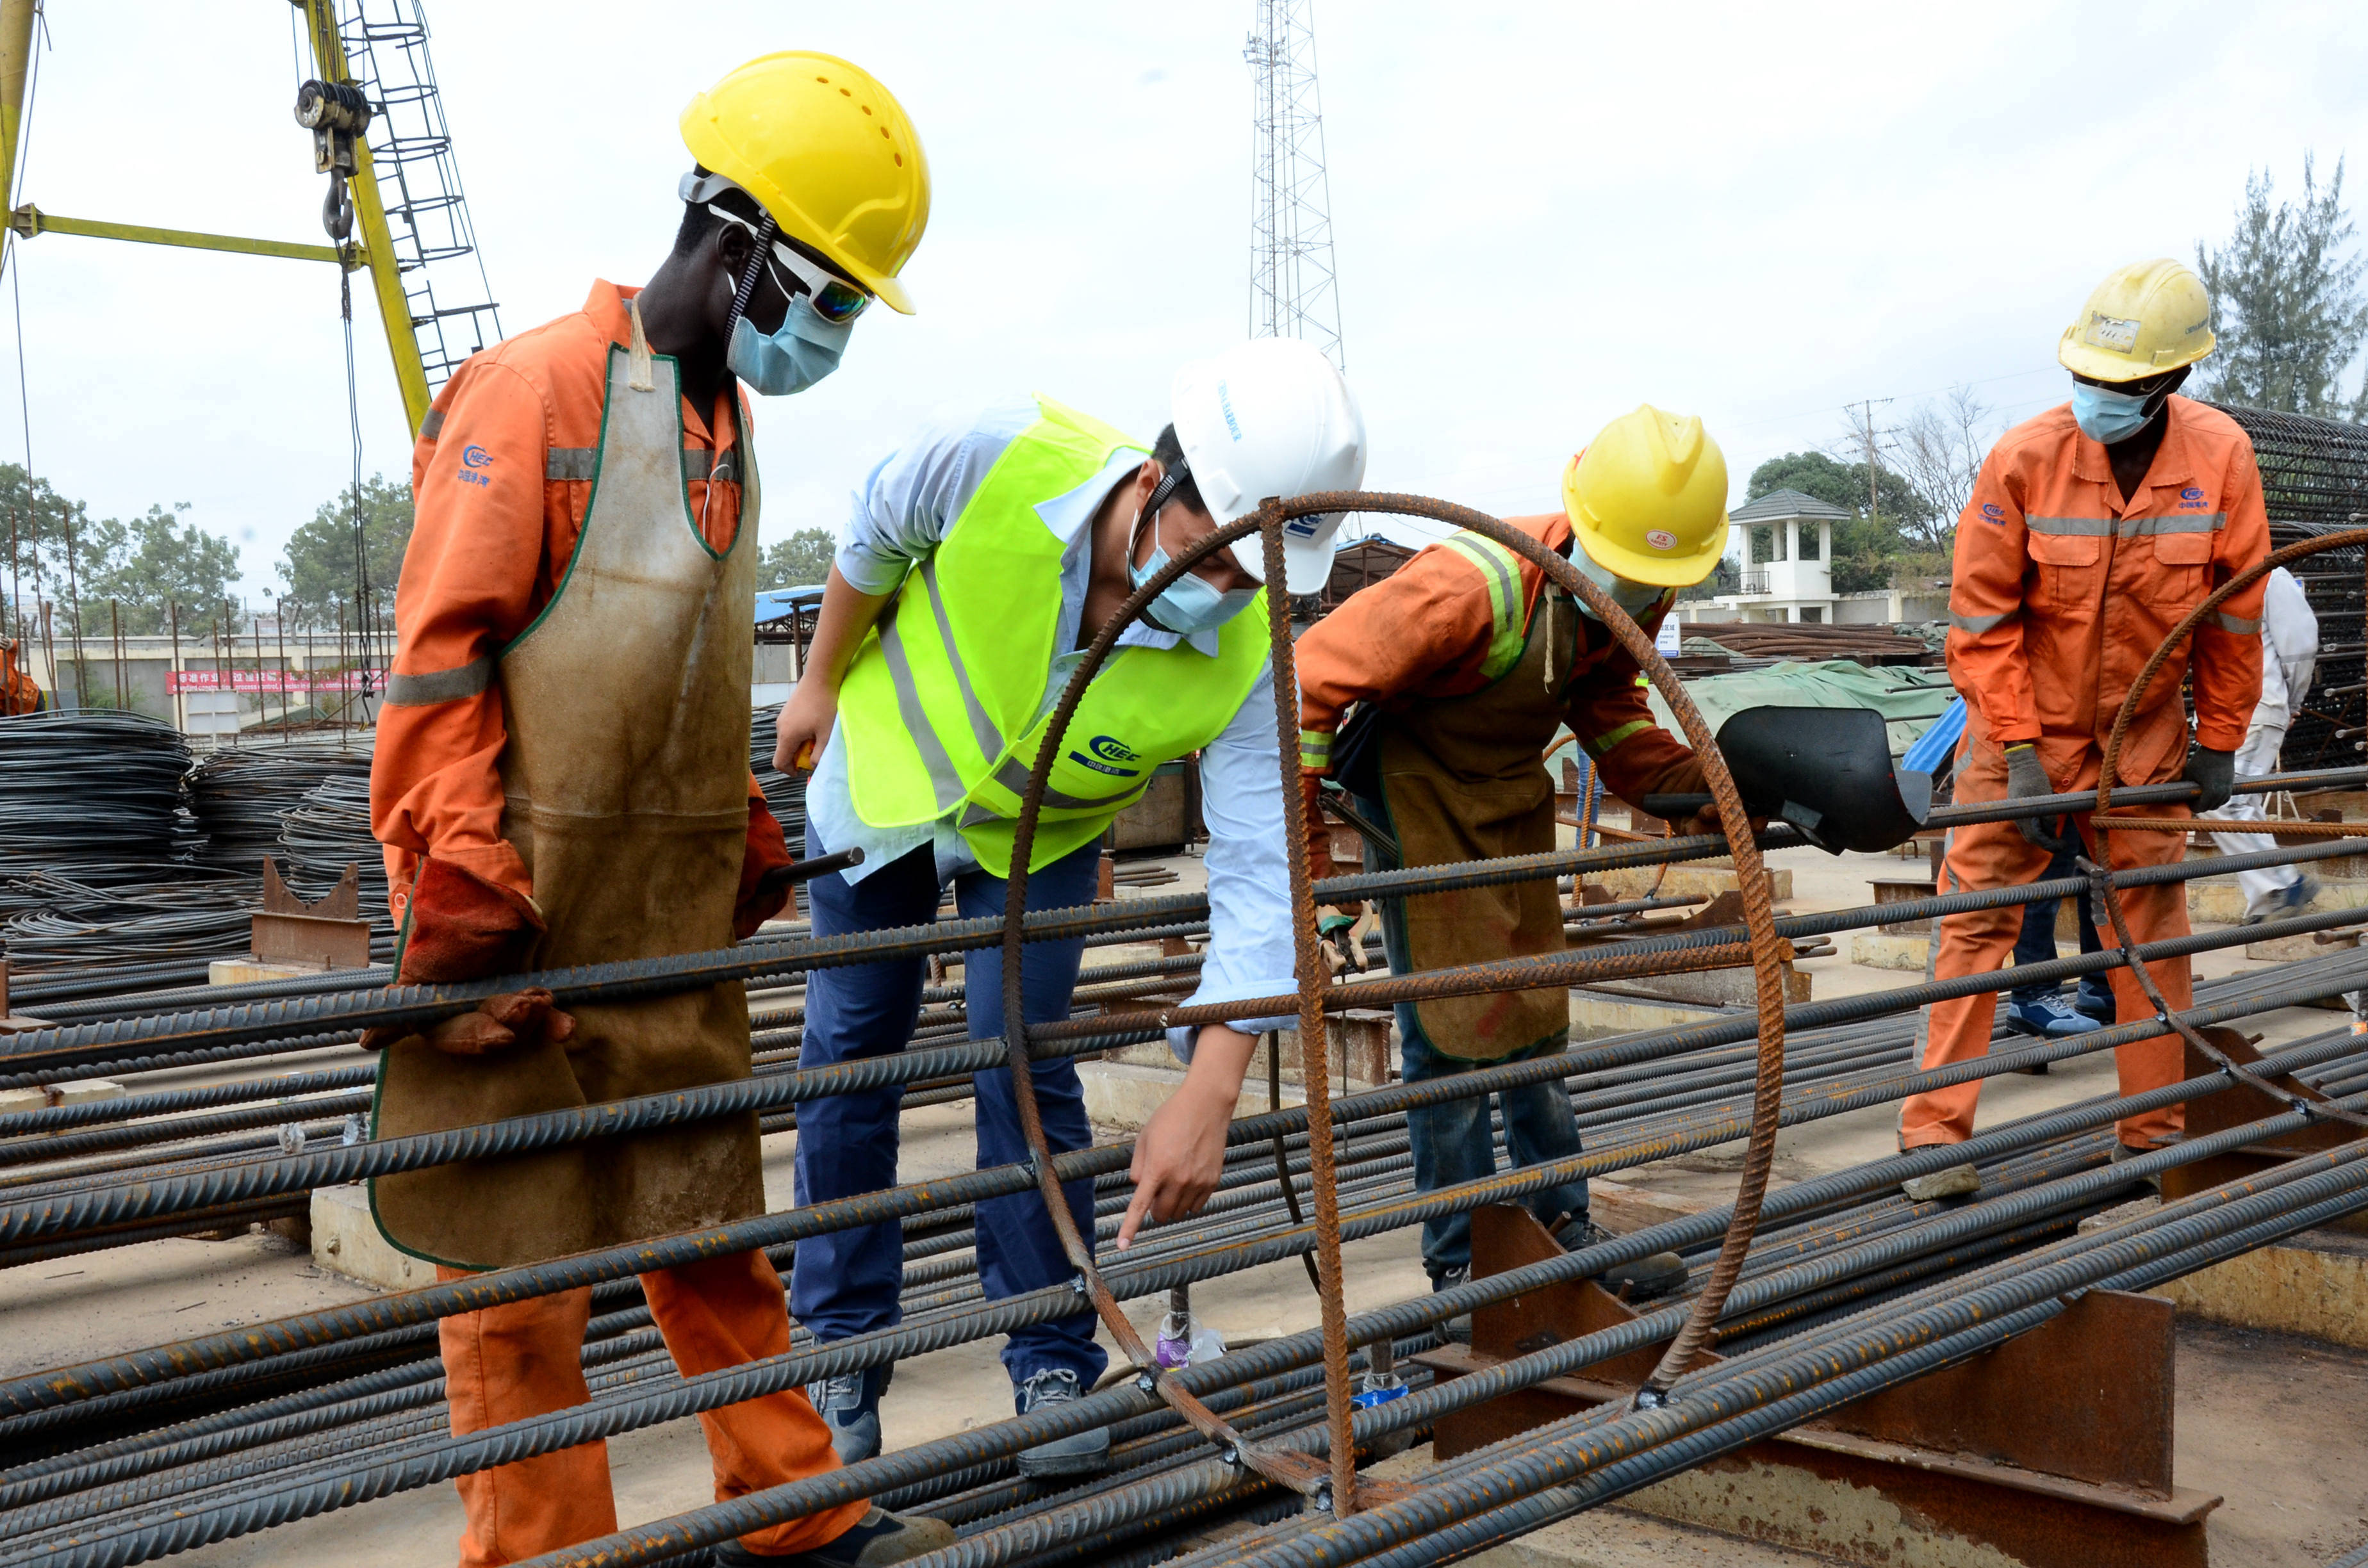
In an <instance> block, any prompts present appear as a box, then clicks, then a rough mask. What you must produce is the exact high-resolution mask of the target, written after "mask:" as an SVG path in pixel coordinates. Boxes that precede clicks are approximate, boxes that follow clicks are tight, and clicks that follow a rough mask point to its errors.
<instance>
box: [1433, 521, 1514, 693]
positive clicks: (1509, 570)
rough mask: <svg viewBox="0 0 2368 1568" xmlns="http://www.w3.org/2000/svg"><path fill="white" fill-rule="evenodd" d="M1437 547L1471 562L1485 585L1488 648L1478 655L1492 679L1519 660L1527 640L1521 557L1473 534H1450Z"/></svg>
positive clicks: (1482, 669) (1486, 676)
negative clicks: (1486, 592)
mask: <svg viewBox="0 0 2368 1568" xmlns="http://www.w3.org/2000/svg"><path fill="white" fill-rule="evenodd" d="M1440 548H1441V549H1442V550H1452V551H1454V552H1455V553H1456V554H1458V555H1460V556H1462V557H1463V559H1464V560H1466V561H1469V562H1472V564H1473V567H1474V569H1475V570H1477V571H1478V572H1479V574H1480V580H1481V581H1482V582H1484V583H1486V585H1488V619H1489V630H1488V651H1487V653H1486V654H1484V655H1483V656H1482V657H1481V660H1480V674H1481V676H1482V677H1483V678H1484V679H1486V680H1495V679H1496V678H1497V676H1501V675H1503V674H1504V673H1505V672H1506V671H1507V670H1509V669H1511V668H1512V667H1513V666H1514V665H1517V664H1519V663H1520V659H1521V648H1522V645H1523V643H1524V642H1526V640H1527V632H1528V630H1529V627H1528V617H1527V615H1526V614H1524V612H1525V611H1526V610H1527V609H1528V608H1529V605H1528V602H1527V600H1526V597H1525V596H1524V595H1523V594H1522V592H1521V558H1520V556H1518V555H1516V554H1514V553H1513V552H1512V551H1509V550H1508V549H1506V548H1505V547H1504V546H1503V545H1501V544H1498V543H1497V541H1496V540H1493V539H1486V538H1484V537H1483V536H1481V535H1479V534H1475V533H1458V534H1452V535H1450V536H1449V537H1448V538H1446V539H1444V540H1440Z"/></svg>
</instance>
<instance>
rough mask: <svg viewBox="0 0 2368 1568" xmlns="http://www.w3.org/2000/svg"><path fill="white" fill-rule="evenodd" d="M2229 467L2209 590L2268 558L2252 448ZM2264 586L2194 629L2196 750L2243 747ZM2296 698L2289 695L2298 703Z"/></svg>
mask: <svg viewBox="0 0 2368 1568" xmlns="http://www.w3.org/2000/svg"><path fill="white" fill-rule="evenodd" d="M2229 467H2230V470H2231V472H2229V473H2227V474H2226V476H2225V477H2224V478H2223V480H2222V483H2221V487H2220V495H2221V503H2222V505H2223V506H2225V507H2226V509H2227V513H2228V521H2227V523H2226V526H2224V527H2223V528H2220V529H2218V530H2217V531H2216V532H2215V533H2214V535H2213V550H2212V572H2211V585H2212V586H2213V587H2214V588H2217V587H2218V586H2219V585H2221V584H2223V583H2226V581H2227V580H2228V579H2229V578H2231V577H2234V576H2235V575H2237V574H2238V573H2240V572H2244V571H2247V570H2248V569H2250V568H2252V567H2254V566H2258V565H2259V564H2260V562H2261V558H2262V557H2263V556H2266V555H2267V554H2269V552H2270V517H2269V513H2268V511H2267V510H2266V509H2265V508H2264V506H2262V503H2261V475H2260V469H2258V468H2257V467H2256V466H2255V465H2254V461H2253V453H2252V449H2251V445H2250V443H2247V444H2246V445H2245V446H2244V447H2243V448H2241V449H2237V451H2235V452H2233V453H2232V454H2231V456H2230V459H2229ZM2263 586H2264V584H2263V583H2262V582H2260V581H2256V582H2254V583H2252V584H2250V585H2248V586H2247V587H2246V588H2245V589H2244V590H2243V591H2242V592H2240V593H2235V594H2231V595H2229V596H2228V597H2227V598H2226V599H2224V600H2222V601H2221V603H2220V608H2218V609H2216V610H2214V612H2213V613H2212V614H2210V615H2207V616H2205V617H2204V618H2203V621H2202V623H2201V624H2199V625H2198V626H2197V627H2196V629H2195V653H2194V656H2193V658H2192V661H2191V663H2190V665H2189V668H2190V670H2191V671H2192V680H2193V683H2194V693H2195V744H2197V745H2199V746H2202V747H2203V748H2204V749H2205V750H2207V751H2235V750H2237V748H2238V747H2239V746H2242V745H2243V744H2245V727H2246V726H2247V725H2248V724H2249V723H2250V722H2252V718H2253V707H2254V704H2256V703H2258V702H2259V701H2260V698H2261V598H2262V589H2263ZM2301 696H2302V694H2301V693H2300V692H2295V693H2294V698H2295V699H2297V700H2299V699H2300V698H2301Z"/></svg>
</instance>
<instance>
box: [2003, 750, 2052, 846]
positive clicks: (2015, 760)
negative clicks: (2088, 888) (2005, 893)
mask: <svg viewBox="0 0 2368 1568" xmlns="http://www.w3.org/2000/svg"><path fill="white" fill-rule="evenodd" d="M2053 794H2055V780H2053V779H2051V778H2048V777H2047V769H2046V768H2044V767H2041V766H2040V762H2039V748H2038V747H2037V746H2035V745H2032V744H2031V743H2030V742H2029V741H2024V742H2022V743H2021V744H2017V745H2010V746H2009V747H2007V748H2006V798H2007V799H2008V800H2009V801H2028V800H2031V799H2032V798H2033V797H2034V796H2039V795H2053ZM2062 821H2063V819H2062V818H2061V817H2058V818H2057V819H2056V822H2057V823H2058V824H2061V823H2062ZM2014 825H2015V826H2017V827H2019V828H2021V830H2022V836H2023V837H2024V838H2025V839H2026V840H2028V841H2029V842H2030V843H2031V844H2032V845H2033V846H2036V847H2038V848H2041V849H2044V850H2046V851H2047V852H2048V853H2049V854H2050V855H2053V854H2055V852H2056V851H2057V850H2059V849H2061V848H2063V847H2064V841H2063V840H2062V839H2061V838H2058V837H2057V836H2056V835H2055V834H2053V833H2050V832H2049V831H2048V830H2047V819H2046V818H2045V817H2024V818H2023V819H2022V820H2021V822H2018V823H2016V824H2014Z"/></svg>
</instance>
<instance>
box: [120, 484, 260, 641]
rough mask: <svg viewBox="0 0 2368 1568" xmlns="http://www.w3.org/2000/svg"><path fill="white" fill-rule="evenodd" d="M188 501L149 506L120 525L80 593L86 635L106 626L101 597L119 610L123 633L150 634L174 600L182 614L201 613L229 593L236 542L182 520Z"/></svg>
mask: <svg viewBox="0 0 2368 1568" xmlns="http://www.w3.org/2000/svg"><path fill="white" fill-rule="evenodd" d="M188 506H189V504H188V502H187V501H182V502H178V503H176V504H175V506H174V507H173V509H172V510H171V511H169V512H168V511H166V510H165V508H164V507H162V506H151V507H149V508H148V513H147V516H145V517H135V518H133V519H132V520H131V523H130V524H129V525H120V524H113V523H110V524H108V527H110V528H122V530H123V537H122V540H121V543H120V547H119V548H118V549H117V550H116V551H114V553H113V555H112V556H111V558H110V559H109V560H108V562H106V564H105V565H104V566H103V567H100V568H98V569H96V570H94V571H93V572H92V574H91V576H90V580H89V585H88V586H87V587H86V588H85V591H84V595H83V627H84V632H85V635H89V634H91V633H92V632H95V631H108V630H110V629H111V624H110V622H109V621H108V612H107V606H106V601H108V600H113V601H114V602H115V603H116V604H117V605H118V606H119V607H120V608H121V611H122V618H123V630H124V631H125V633H126V634H127V635H131V634H145V635H154V634H155V633H157V632H161V631H165V630H166V628H167V625H168V622H169V617H170V613H171V612H170V610H169V608H168V606H170V605H172V604H175V603H177V604H179V605H180V606H181V608H182V611H183V614H184V615H185V616H186V615H188V613H189V612H191V611H196V612H198V613H199V614H200V615H202V614H203V613H204V608H206V607H211V606H213V605H218V604H220V603H222V600H223V599H225V598H227V597H229V596H230V587H231V585H232V584H233V582H235V581H236V580H237V578H238V546H236V545H234V544H233V543H231V541H230V540H226V539H223V538H222V537H221V536H220V535H218V534H211V533H208V532H207V531H206V530H205V529H203V528H199V526H198V525H197V524H195V523H186V524H184V523H181V522H180V519H179V514H180V513H182V512H185V511H187V510H188Z"/></svg>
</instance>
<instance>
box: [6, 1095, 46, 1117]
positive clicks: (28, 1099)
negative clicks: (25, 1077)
mask: <svg viewBox="0 0 2368 1568" xmlns="http://www.w3.org/2000/svg"><path fill="white" fill-rule="evenodd" d="M49 1108H50V1096H48V1095H46V1094H44V1093H42V1092H41V1091H40V1090H39V1089H0V1116H10V1115H14V1114H15V1113H17V1112H18V1111H28V1110H47V1109H49Z"/></svg>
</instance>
